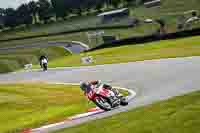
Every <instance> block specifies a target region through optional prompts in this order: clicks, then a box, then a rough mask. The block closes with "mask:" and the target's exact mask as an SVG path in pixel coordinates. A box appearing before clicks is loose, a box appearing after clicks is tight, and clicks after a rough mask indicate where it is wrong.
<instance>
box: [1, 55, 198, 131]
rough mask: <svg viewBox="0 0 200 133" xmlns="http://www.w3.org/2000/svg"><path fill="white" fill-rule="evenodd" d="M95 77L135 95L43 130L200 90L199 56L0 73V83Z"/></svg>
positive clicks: (60, 80) (58, 80)
mask: <svg viewBox="0 0 200 133" xmlns="http://www.w3.org/2000/svg"><path fill="white" fill-rule="evenodd" d="M94 79H99V80H102V81H104V82H108V83H110V84H112V85H114V86H120V87H125V88H128V89H133V90H134V91H135V92H136V93H137V96H136V97H135V99H134V100H133V101H132V102H131V103H130V104H129V106H126V107H120V108H119V109H115V110H113V111H109V112H105V113H102V114H99V115H95V116H91V117H87V118H82V119H79V120H73V121H66V122H64V123H63V124H61V125H58V126H56V127H53V128H47V129H44V130H43V132H45V133H46V132H49V131H54V130H57V129H61V128H67V127H71V126H75V125H77V124H80V123H84V122H86V121H90V120H94V119H99V118H103V117H107V116H111V115H113V114H116V113H119V112H125V111H128V110H130V109H133V108H135V107H139V106H143V105H147V104H151V103H154V102H156V101H160V100H164V99H168V98H170V97H173V96H178V95H182V94H186V93H189V92H193V91H196V90H200V57H186V58H174V59H161V60H149V61H141V62H132V63H122V64H111V65H99V66H88V67H80V68H79V67H76V68H62V69H51V70H49V71H48V72H42V71H33V72H17V73H9V74H2V75H0V83H5V82H8V83H9V82H23V83H24V82H30V81H31V82H35V81H39V82H41V81H42V82H50V83H55V82H66V83H78V82H80V81H87V80H94ZM66 89H67V88H66Z"/></svg>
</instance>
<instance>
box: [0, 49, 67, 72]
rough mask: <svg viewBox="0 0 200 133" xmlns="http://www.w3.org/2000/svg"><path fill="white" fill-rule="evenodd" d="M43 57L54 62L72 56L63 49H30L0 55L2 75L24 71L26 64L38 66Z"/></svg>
mask: <svg viewBox="0 0 200 133" xmlns="http://www.w3.org/2000/svg"><path fill="white" fill-rule="evenodd" d="M41 55H47V56H48V58H49V60H50V61H52V60H54V59H56V58H60V57H64V56H67V55H71V54H70V53H69V51H67V50H65V49H64V48H62V47H48V48H30V49H21V50H16V51H14V52H10V53H0V73H5V72H11V71H15V70H18V69H22V68H24V65H25V64H38V63H39V60H38V59H39V58H40V56H41Z"/></svg>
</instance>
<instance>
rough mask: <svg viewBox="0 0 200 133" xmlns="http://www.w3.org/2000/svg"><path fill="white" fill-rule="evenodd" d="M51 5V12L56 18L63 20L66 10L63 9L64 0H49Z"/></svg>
mask: <svg viewBox="0 0 200 133" xmlns="http://www.w3.org/2000/svg"><path fill="white" fill-rule="evenodd" d="M51 4H52V6H53V11H54V12H55V13H56V18H59V17H61V18H65V16H66V9H65V1H64V0H51Z"/></svg>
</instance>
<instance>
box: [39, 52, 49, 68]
mask: <svg viewBox="0 0 200 133" xmlns="http://www.w3.org/2000/svg"><path fill="white" fill-rule="evenodd" d="M39 60H40V66H41V68H43V67H44V66H43V65H44V64H46V65H47V64H48V58H47V57H46V56H45V55H42V56H41V57H40V59H39Z"/></svg>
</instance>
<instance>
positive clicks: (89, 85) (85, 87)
mask: <svg viewBox="0 0 200 133" xmlns="http://www.w3.org/2000/svg"><path fill="white" fill-rule="evenodd" d="M101 85H102V87H103V88H105V89H109V90H111V91H113V92H114V93H115V95H116V96H120V94H119V92H118V91H117V90H116V89H113V88H112V86H110V85H108V84H103V83H102V82H101V81H100V80H94V81H90V82H81V83H80V88H81V90H82V91H84V93H87V92H89V91H90V90H91V89H96V90H95V92H98V89H100V86H101Z"/></svg>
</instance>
